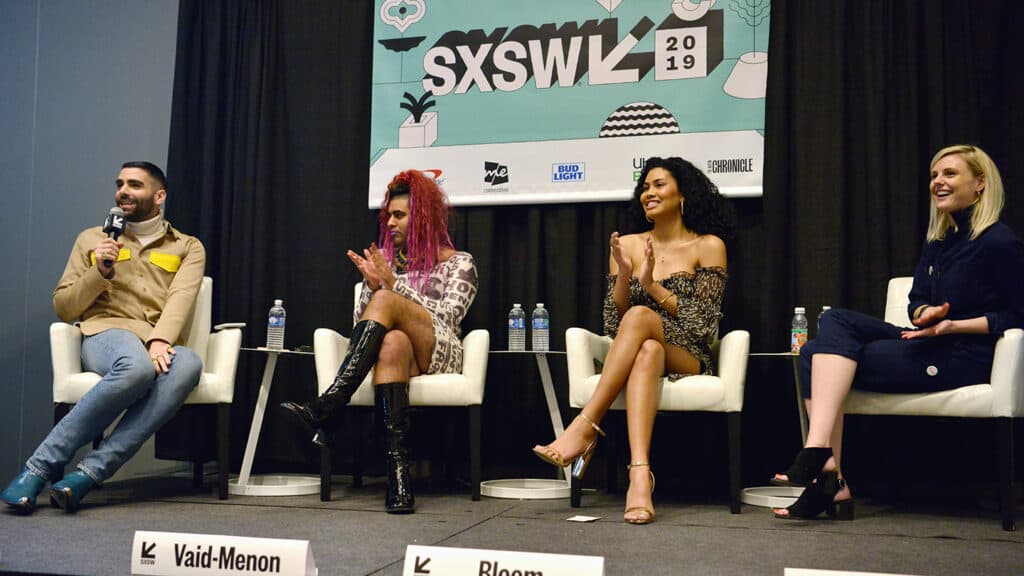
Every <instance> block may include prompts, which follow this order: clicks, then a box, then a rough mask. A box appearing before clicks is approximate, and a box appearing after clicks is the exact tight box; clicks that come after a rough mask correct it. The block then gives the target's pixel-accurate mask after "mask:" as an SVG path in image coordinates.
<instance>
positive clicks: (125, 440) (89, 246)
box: [0, 162, 206, 513]
mask: <svg viewBox="0 0 1024 576" xmlns="http://www.w3.org/2000/svg"><path fill="white" fill-rule="evenodd" d="M116 187H117V191H116V193H115V194H114V200H115V202H116V209H111V214H110V216H108V220H107V222H106V223H105V225H104V226H103V227H99V226H97V227H94V228H89V229H87V230H85V231H83V232H82V233H80V234H79V235H78V239H77V240H76V241H75V246H74V248H72V250H71V256H70V257H69V258H68V263H67V265H66V266H65V268H64V274H63V275H62V276H61V279H60V282H59V283H58V284H57V288H56V289H55V290H54V293H53V307H54V309H55V310H56V312H57V316H58V317H60V319H61V320H63V321H65V322H75V321H78V322H79V326H80V328H81V330H82V336H83V338H82V367H83V368H84V369H85V370H88V371H92V372H96V373H97V374H99V375H100V376H101V377H102V378H101V379H100V381H99V382H98V383H97V384H96V385H95V386H94V387H93V388H92V389H91V390H89V392H88V393H86V394H85V396H83V397H82V399H81V400H80V401H79V403H78V404H76V405H75V407H74V408H73V409H72V410H71V412H69V413H68V415H67V416H65V417H64V418H63V419H62V420H61V421H60V422H59V423H58V424H57V425H56V426H54V428H53V430H51V431H50V433H49V434H48V435H47V437H46V439H45V440H43V442H42V444H40V445H39V447H38V448H37V449H36V451H35V453H33V454H32V456H31V457H30V458H29V459H28V462H26V463H25V469H24V470H23V471H22V473H21V474H19V475H18V476H17V477H15V478H14V480H12V481H11V483H10V484H9V485H8V486H7V487H6V489H4V491H3V492H2V493H0V500H3V501H4V502H5V503H6V504H8V505H10V506H13V507H15V508H18V509H19V510H21V511H23V512H25V513H29V512H31V511H32V510H33V509H34V508H35V506H36V498H37V496H38V495H39V493H40V492H41V491H42V489H43V487H44V486H45V485H46V483H47V482H48V481H50V480H51V479H54V478H56V477H57V476H59V475H60V474H61V472H62V471H63V470H64V467H65V466H66V465H67V463H68V462H69V461H70V460H71V458H73V457H74V454H75V452H76V451H77V450H78V449H79V448H81V447H82V446H84V445H85V444H87V443H89V442H90V441H92V439H93V438H96V437H97V436H99V435H100V434H101V433H102V432H103V431H104V430H105V429H106V428H107V427H108V426H110V424H111V423H113V422H114V420H115V419H116V418H117V417H118V415H120V414H121V413H122V412H124V416H123V417H122V418H121V420H120V422H118V424H117V427H116V428H115V429H114V430H113V432H111V434H110V435H109V436H107V437H106V438H104V439H103V441H102V442H101V443H100V445H99V446H98V447H97V448H96V449H95V450H93V451H92V453H90V454H89V455H88V456H86V457H85V458H84V459H83V460H82V461H81V462H80V463H79V464H78V469H77V470H75V471H74V472H71V473H70V474H68V475H67V476H65V477H64V479H63V480H60V481H58V482H55V483H54V484H53V485H52V486H51V488H50V501H51V503H53V504H54V505H55V506H57V507H60V508H63V509H64V510H65V511H68V512H71V511H74V510H75V509H76V508H78V506H79V503H80V502H81V500H82V498H83V497H84V496H85V494H86V493H87V492H88V491H89V490H90V489H92V487H93V486H95V485H97V484H100V483H102V482H103V481H104V480H107V479H108V478H110V477H111V476H113V475H114V472H116V471H117V469H118V468H120V467H121V465H123V464H124V463H125V462H127V461H128V459H129V458H131V457H132V455H134V454H135V452H136V451H138V449H139V448H140V447H141V446H142V444H143V443H144V442H145V441H146V440H147V439H148V438H149V437H150V436H152V435H153V434H154V433H155V432H156V431H157V430H158V429H159V428H160V427H161V426H162V425H163V424H164V423H165V422H167V420H169V419H170V418H171V417H172V416H173V415H174V414H175V413H176V412H177V411H178V408H179V407H181V405H182V403H184V401H185V398H186V397H187V396H188V395H189V393H190V392H191V391H192V390H193V389H194V388H195V387H196V385H197V384H198V383H199V378H200V375H201V374H202V362H201V361H200V359H199V357H198V356H196V354H195V353H193V352H192V351H191V350H189V349H188V348H185V347H182V346H177V345H175V344H176V343H178V342H180V341H181V338H182V336H183V334H182V332H183V329H184V326H185V323H186V322H187V321H188V318H189V316H190V314H191V312H192V306H193V304H194V302H195V299H196V294H197V293H198V292H199V286H200V283H201V282H202V279H203V271H204V269H205V266H206V251H205V249H204V248H203V245H202V243H201V242H200V241H199V240H198V239H197V238H194V237H192V236H188V235H186V234H183V233H181V232H179V231H178V230H176V229H174V228H173V227H171V225H170V223H169V222H167V221H166V220H164V218H163V215H162V213H161V211H160V207H161V206H162V205H163V203H164V201H165V200H166V198H167V184H166V180H165V178H164V173H163V171H162V170H161V169H160V168H159V167H157V166H156V165H154V164H152V163H150V162H126V163H125V164H123V165H122V167H121V172H120V173H119V174H118V177H117V180H116ZM117 209H120V212H121V213H123V216H121V215H120V214H118V210H117ZM121 218H123V221H121V220H120V219H121ZM120 231H123V232H124V233H123V235H119V232H120Z"/></svg>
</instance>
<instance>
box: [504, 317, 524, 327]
mask: <svg viewBox="0 0 1024 576" xmlns="http://www.w3.org/2000/svg"><path fill="white" fill-rule="evenodd" d="M508 327H509V328H521V329H526V318H509V319H508Z"/></svg>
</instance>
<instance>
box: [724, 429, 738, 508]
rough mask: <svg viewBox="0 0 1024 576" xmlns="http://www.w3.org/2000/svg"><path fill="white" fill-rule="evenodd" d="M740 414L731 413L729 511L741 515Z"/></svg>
mask: <svg viewBox="0 0 1024 576" xmlns="http://www.w3.org/2000/svg"><path fill="white" fill-rule="evenodd" d="M740 415H741V414H740V413H739V412H729V413H728V414H727V415H726V417H727V418H728V427H729V511H730V512H732V513H733V514H739V513H740V460H741V459H740Z"/></svg>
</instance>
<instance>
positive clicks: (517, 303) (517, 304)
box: [512, 302, 523, 308]
mask: <svg viewBox="0 0 1024 576" xmlns="http://www.w3.org/2000/svg"><path fill="white" fill-rule="evenodd" d="M522 306H523V305H522V304H520V303H519V302H516V303H515V304H512V307H513V308H522Z"/></svg>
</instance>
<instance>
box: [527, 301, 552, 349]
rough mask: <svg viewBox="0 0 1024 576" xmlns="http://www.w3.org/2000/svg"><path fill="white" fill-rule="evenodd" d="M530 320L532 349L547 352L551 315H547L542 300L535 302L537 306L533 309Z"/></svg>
mask: <svg viewBox="0 0 1024 576" xmlns="http://www.w3.org/2000/svg"><path fill="white" fill-rule="evenodd" d="M532 320H533V321H532V322H531V323H530V324H531V329H532V333H533V351H534V352H547V351H548V349H549V348H548V344H549V336H550V333H551V316H549V315H548V310H547V308H545V307H544V303H543V302H537V307H536V308H534V309H533V318H532Z"/></svg>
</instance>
